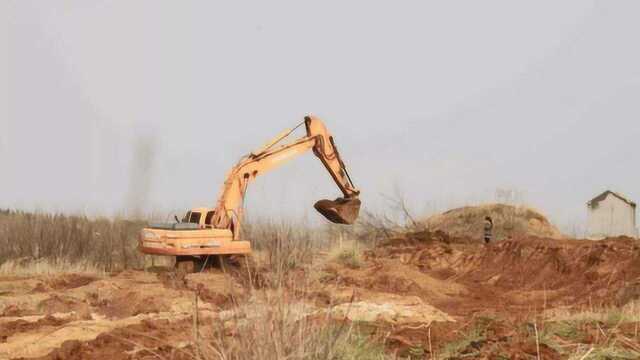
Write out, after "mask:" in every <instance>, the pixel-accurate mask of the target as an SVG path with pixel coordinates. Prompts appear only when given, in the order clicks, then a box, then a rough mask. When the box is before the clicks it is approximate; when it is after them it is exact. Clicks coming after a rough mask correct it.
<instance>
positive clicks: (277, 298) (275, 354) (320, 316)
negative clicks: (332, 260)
mask: <svg viewBox="0 0 640 360" xmlns="http://www.w3.org/2000/svg"><path fill="white" fill-rule="evenodd" d="M290 293H291V292H289V291H287V290H285V289H283V288H280V289H277V290H276V291H274V292H273V293H269V292H266V293H262V295H264V297H261V298H260V300H257V299H258V297H257V296H256V297H254V298H253V302H249V303H248V304H245V305H242V306H236V307H235V308H234V309H232V310H230V311H228V312H226V313H225V314H224V315H223V316H222V317H223V319H222V320H221V321H219V322H217V323H216V325H215V331H214V332H215V334H216V337H215V340H214V341H213V342H212V343H209V344H206V345H205V346H202V350H201V351H200V353H202V354H203V355H204V356H203V357H204V358H206V359H220V360H250V359H251V360H253V359H264V360H272V359H273V360H276V359H292V360H321V359H322V360H325V359H336V360H338V359H345V360H346V359H363V360H367V359H371V360H378V359H385V355H384V346H383V345H382V344H381V343H380V342H375V341H373V340H372V338H371V337H370V336H366V335H364V334H363V333H362V332H360V331H359V330H358V329H357V328H356V327H355V326H353V324H350V323H346V322H339V321H335V320H332V319H331V318H330V317H329V316H328V315H327V314H328V312H325V311H323V310H319V309H316V308H314V307H313V306H311V305H308V304H306V303H305V302H303V300H302V297H300V296H296V297H295V298H290V297H289V296H288V295H287V294H290Z"/></svg>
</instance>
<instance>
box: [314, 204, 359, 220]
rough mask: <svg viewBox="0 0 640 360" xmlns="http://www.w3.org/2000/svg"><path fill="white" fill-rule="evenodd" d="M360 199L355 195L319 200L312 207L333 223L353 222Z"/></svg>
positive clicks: (356, 215) (357, 212) (356, 217)
mask: <svg viewBox="0 0 640 360" xmlns="http://www.w3.org/2000/svg"><path fill="white" fill-rule="evenodd" d="M360 205H361V202H360V199H358V198H357V197H351V198H342V197H340V198H337V199H335V200H328V199H324V200H320V201H318V202H316V203H315V205H313V207H314V208H315V209H316V210H317V211H318V212H319V213H320V214H322V216H324V217H325V218H327V220H329V221H331V222H332V223H335V224H346V225H351V224H353V223H354V222H355V221H356V219H358V214H359V213H360Z"/></svg>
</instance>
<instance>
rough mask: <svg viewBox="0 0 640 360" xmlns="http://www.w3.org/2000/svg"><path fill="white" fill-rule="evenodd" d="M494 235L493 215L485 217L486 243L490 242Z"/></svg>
mask: <svg viewBox="0 0 640 360" xmlns="http://www.w3.org/2000/svg"><path fill="white" fill-rule="evenodd" d="M492 237H493V219H491V216H485V217H484V243H485V244H488V243H489V242H490V241H491V238H492Z"/></svg>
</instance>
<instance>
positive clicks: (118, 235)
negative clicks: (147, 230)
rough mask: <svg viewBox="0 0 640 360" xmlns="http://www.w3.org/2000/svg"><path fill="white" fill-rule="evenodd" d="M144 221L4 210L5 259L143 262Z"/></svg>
mask: <svg viewBox="0 0 640 360" xmlns="http://www.w3.org/2000/svg"><path fill="white" fill-rule="evenodd" d="M143 226H144V223H143V222H140V221H128V220H119V219H116V220H111V219H104V218H98V219H89V218H88V217H85V216H68V215H61V214H54V215H52V214H41V213H26V212H20V211H2V212H0V249H2V252H0V264H4V263H5V262H7V261H8V260H15V259H23V258H28V259H33V260H34V261H35V262H36V263H38V262H40V261H42V260H46V263H47V264H48V266H49V267H50V269H52V270H53V269H64V268H69V266H70V265H75V264H80V265H79V266H80V267H81V268H90V269H92V270H93V269H97V270H98V271H114V270H119V269H126V268H136V267H140V266H141V265H142V256H141V255H140V254H139V253H138V252H137V250H136V245H137V234H138V232H139V230H140V229H141V228H142V227H143Z"/></svg>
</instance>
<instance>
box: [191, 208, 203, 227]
mask: <svg viewBox="0 0 640 360" xmlns="http://www.w3.org/2000/svg"><path fill="white" fill-rule="evenodd" d="M200 216H202V214H200V213H199V212H197V211H193V212H192V213H191V216H190V217H189V222H190V223H192V224H200Z"/></svg>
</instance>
